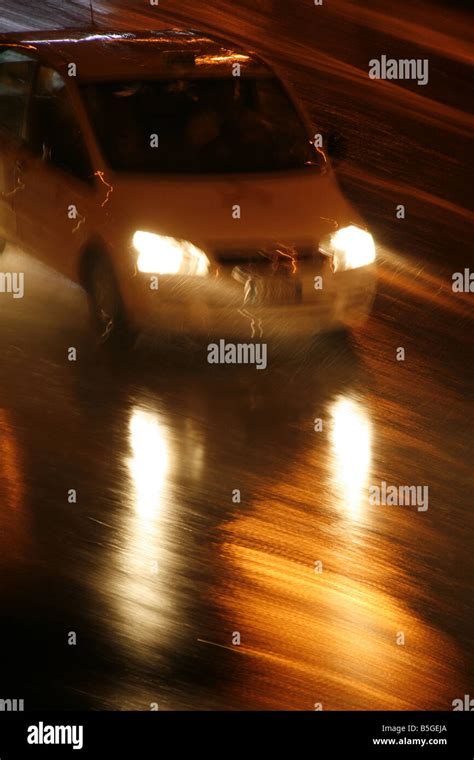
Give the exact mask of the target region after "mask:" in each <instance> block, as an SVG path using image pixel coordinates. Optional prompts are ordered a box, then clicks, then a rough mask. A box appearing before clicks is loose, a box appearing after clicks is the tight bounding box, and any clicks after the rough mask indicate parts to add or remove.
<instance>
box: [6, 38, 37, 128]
mask: <svg viewBox="0 0 474 760" xmlns="http://www.w3.org/2000/svg"><path fill="white" fill-rule="evenodd" d="M35 66H36V61H35V59H34V58H32V57H31V56H29V55H25V54H24V53H22V52H18V51H16V50H13V49H9V48H0V129H3V130H5V131H6V132H8V133H9V134H11V135H13V136H14V137H18V138H21V137H22V136H23V125H24V118H25V111H26V107H27V104H28V97H29V94H30V88H31V83H32V80H33V75H34V70H35Z"/></svg>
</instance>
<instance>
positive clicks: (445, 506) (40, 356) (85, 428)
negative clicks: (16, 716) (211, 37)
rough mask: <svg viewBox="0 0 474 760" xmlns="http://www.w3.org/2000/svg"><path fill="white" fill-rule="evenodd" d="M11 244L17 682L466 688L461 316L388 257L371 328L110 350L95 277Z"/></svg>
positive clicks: (45, 688) (7, 603) (156, 687)
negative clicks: (244, 362) (436, 303)
mask: <svg viewBox="0 0 474 760" xmlns="http://www.w3.org/2000/svg"><path fill="white" fill-rule="evenodd" d="M4 256H5V265H7V264H8V266H9V268H10V270H11V271H15V270H18V269H19V268H20V267H21V268H22V271H25V272H26V282H27V283H30V286H31V288H32V290H31V291H30V293H29V298H28V300H26V299H25V301H24V303H25V304H27V309H26V308H23V307H22V305H21V302H18V301H16V302H14V301H10V302H9V303H7V301H5V300H3V301H2V303H1V308H2V324H3V325H4V332H3V334H2V355H3V362H2V367H1V374H0V383H1V398H2V405H1V407H2V408H1V415H0V424H1V441H2V459H1V461H2V465H1V467H2V478H1V487H0V491H1V492H0V497H1V500H2V505H4V510H3V519H2V529H1V541H2V553H1V560H0V562H1V570H2V577H3V578H4V583H3V584H2V591H1V603H2V609H3V610H4V611H6V610H7V611H8V626H7V628H6V629H4V637H5V638H6V640H7V642H8V644H9V646H10V647H11V648H12V650H13V651H15V652H17V653H18V654H17V657H16V658H15V659H14V660H12V662H11V663H8V664H7V666H6V674H5V675H6V683H7V684H11V689H13V691H14V692H15V693H16V692H18V689H19V684H21V685H22V694H23V692H25V698H27V700H28V703H29V704H30V705H31V706H33V705H35V706H38V705H45V704H46V705H51V706H52V705H55V706H57V705H65V706H72V705H75V706H86V707H99V708H127V707H128V708H133V709H148V707H149V705H150V703H152V702H158V703H159V705H160V708H161V709H176V708H198V707H202V708H257V709H258V708H271V709H279V708H282V707H283V708H295V709H313V706H314V704H315V703H319V702H321V703H322V705H323V708H324V709H337V708H360V709H365V708H374V709H377V708H385V707H386V708H394V709H395V708H402V709H404V708H418V709H421V708H439V709H441V708H446V707H449V706H450V704H451V701H452V700H453V699H454V698H456V696H457V695H458V694H464V693H468V691H467V690H468V686H469V676H470V673H471V671H470V668H471V663H470V661H469V646H470V641H471V635H472V628H471V625H472V622H471V618H472V616H471V615H470V614H469V595H470V592H469V588H470V583H471V578H472V569H473V568H472V564H473V560H472V551H471V546H470V544H469V540H468V537H469V536H470V532H471V531H472V514H471V512H470V511H469V505H470V496H471V492H472V473H471V468H470V462H469V460H468V458H467V457H466V452H467V451H469V450H470V441H471V437H470V436H471V435H472V420H471V419H470V418H469V416H468V412H469V410H471V411H472V405H471V403H470V401H469V398H470V397H471V398H472V387H471V385H470V384H469V382H468V380H469V378H468V376H467V375H466V374H465V363H467V360H468V358H469V357H471V358H472V341H470V342H469V344H468V342H467V340H466V339H465V335H464V333H462V332H459V331H457V330H456V325H459V323H460V316H459V314H457V313H456V312H454V314H451V312H450V311H449V310H448V309H446V310H445V311H444V312H442V311H441V310H440V311H439V312H435V313H429V312H427V311H426V310H425V311H423V309H422V306H423V303H424V302H423V299H420V300H419V301H418V302H417V300H416V299H415V298H414V297H412V298H411V300H410V301H408V298H407V295H406V294H405V297H404V302H403V304H402V303H401V302H400V301H399V300H398V298H397V292H396V291H395V290H394V289H393V287H391V286H390V285H389V284H387V283H388V282H390V275H389V274H387V273H386V275H387V276H386V277H385V278H384V277H382V278H381V295H380V297H379V299H378V302H377V306H376V312H375V316H374V318H373V320H371V322H370V323H369V325H368V328H367V330H364V331H361V332H359V333H357V334H356V335H354V336H353V337H352V339H349V340H347V341H345V340H342V339H335V338H334V339H321V340H319V341H318V342H317V343H316V345H315V347H314V352H313V355H312V356H311V357H308V356H306V357H304V358H302V359H301V360H300V361H295V360H294V359H293V360H291V361H290V360H284V359H281V358H280V359H278V360H275V361H274V362H273V363H272V362H270V364H269V368H268V369H267V370H266V371H265V372H256V371H255V369H254V368H250V367H245V368H240V369H238V370H236V368H235V367H233V368H232V369H231V372H229V368H228V367H220V368H216V367H214V365H206V364H205V356H204V357H201V359H202V361H201V362H200V363H199V361H198V363H197V365H192V364H189V363H188V362H186V361H184V362H183V361H182V359H180V357H179V356H178V355H176V354H174V355H173V352H170V351H169V350H168V349H167V348H166V347H165V348H163V347H161V348H160V347H158V348H157V347H156V346H150V345H149V344H148V343H146V342H144V343H143V344H142V346H141V347H140V348H139V350H138V351H137V352H136V353H135V354H134V355H132V356H133V358H132V357H130V361H129V362H126V361H123V360H114V359H110V360H106V359H104V358H102V359H101V358H100V356H99V355H97V354H96V353H95V351H94V350H93V349H91V347H90V344H89V334H88V331H87V328H86V327H85V324H86V310H85V302H84V299H83V297H82V294H81V292H80V291H79V290H78V289H77V288H74V287H71V286H67V285H66V286H65V285H64V283H63V282H62V281H60V280H59V278H57V277H56V276H55V275H52V274H51V273H49V272H47V271H46V270H43V269H42V267H41V266H40V265H38V264H36V263H34V262H32V261H31V260H29V259H28V258H27V257H25V256H24V255H23V254H20V253H19V252H16V251H13V250H11V249H9V250H8V251H7V252H6V253H5V254H4ZM384 282H385V284H384ZM421 285H422V284H421V283H420V292H421V293H422V287H421ZM46 303H47V304H49V308H48V310H47V311H46V310H45V304H46ZM458 307H459V308H463V306H462V304H461V303H460V304H458ZM401 309H402V310H403V313H404V320H403V324H404V325H409V327H403V326H402V325H400V324H398V323H397V314H398V315H399V314H400V310H401ZM32 314H34V315H35V319H34V320H31V315H32ZM423 314H424V317H422V316H421V315H423ZM43 315H44V316H43ZM23 317H24V318H25V321H24V322H23ZM465 319H466V318H465ZM438 322H439V328H440V331H439V332H438V331H437V329H436V328H437V323H438ZM466 324H467V322H466ZM441 328H442V329H444V330H445V331H446V330H449V329H451V330H452V332H451V339H450V342H449V344H448V343H447V341H446V340H442V341H440V340H439V334H442V329H441ZM70 345H75V346H78V349H79V353H78V361H77V362H76V363H71V362H68V361H67V360H66V352H67V348H68V346H70ZM399 345H403V346H404V347H405V350H406V357H407V358H406V361H405V362H404V363H402V362H396V360H395V350H396V347H397V346H399ZM317 418H320V419H322V421H323V429H322V431H320V432H316V431H315V430H314V424H315V420H316V419H317ZM381 480H385V481H386V482H388V483H395V484H408V485H410V484H428V485H429V489H430V491H429V492H430V503H429V509H428V511H427V512H419V511H417V510H416V508H415V507H401V506H398V507H394V506H392V507H390V506H385V507H384V506H378V507H377V506H371V505H370V504H369V501H368V486H369V484H371V483H380V481H381ZM71 488H75V489H77V503H76V504H70V503H68V499H67V495H68V491H69V489H71ZM234 489H239V490H240V492H241V497H240V498H241V501H240V503H234V502H233V498H232V495H233V491H234ZM318 562H321V563H322V572H317V569H318V567H319V568H320V567H321V566H318V564H317V563H318ZM69 631H75V632H76V634H77V637H78V644H77V646H76V647H75V648H73V647H68V646H66V637H67V633H68V632H69ZM235 632H239V633H240V637H241V644H240V646H234V645H233V644H232V638H233V634H235ZM400 632H401V633H403V634H404V635H405V645H404V646H400V645H398V644H397V643H396V637H397V635H399V634H400ZM20 652H22V654H21V657H20V655H19V653H20Z"/></svg>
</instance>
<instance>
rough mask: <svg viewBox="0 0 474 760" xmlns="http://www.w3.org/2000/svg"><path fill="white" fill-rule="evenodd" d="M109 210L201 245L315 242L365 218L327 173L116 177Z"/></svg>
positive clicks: (131, 227) (131, 225)
mask: <svg viewBox="0 0 474 760" xmlns="http://www.w3.org/2000/svg"><path fill="white" fill-rule="evenodd" d="M110 184H111V185H112V186H113V191H112V193H111V194H110V207H109V211H111V212H112V216H113V217H114V218H115V219H116V221H117V222H118V223H119V224H121V225H122V224H124V223H125V224H126V225H127V228H128V233H130V232H131V233H133V231H135V230H144V231H147V232H155V233H158V234H161V235H167V236H171V237H176V238H181V239H186V240H190V241H191V242H192V243H194V244H195V245H198V246H200V247H202V248H204V250H206V249H212V248H214V247H216V246H222V245H226V244H229V245H233V246H235V245H236V244H237V245H239V244H241V243H244V242H245V243H246V244H248V243H249V242H251V241H255V242H261V241H280V242H288V243H295V244H296V243H298V242H302V241H305V242H310V241H311V242H314V243H316V242H317V241H318V240H319V239H320V238H321V237H322V236H324V235H326V234H328V233H329V232H333V231H334V230H335V229H337V228H338V227H343V226H345V225H347V224H350V223H353V224H361V223H362V221H361V219H360V217H359V215H358V213H357V212H356V211H355V209H354V208H353V207H352V206H351V204H350V203H349V202H348V201H347V200H346V199H345V197H344V195H343V194H342V192H341V190H340V188H339V186H338V183H337V181H336V178H335V176H334V173H333V172H332V171H330V170H328V171H323V172H319V171H317V170H316V169H311V168H308V169H303V170H299V171H294V172H288V173H286V172H285V173H278V174H272V175H225V176H216V175H213V176H199V177H197V176H193V177H190V176H184V175H173V176H169V177H165V176H161V177H159V178H156V176H153V177H151V176H150V177H147V176H146V175H140V176H139V177H137V176H136V175H128V174H127V175H126V174H114V176H113V178H111V180H110Z"/></svg>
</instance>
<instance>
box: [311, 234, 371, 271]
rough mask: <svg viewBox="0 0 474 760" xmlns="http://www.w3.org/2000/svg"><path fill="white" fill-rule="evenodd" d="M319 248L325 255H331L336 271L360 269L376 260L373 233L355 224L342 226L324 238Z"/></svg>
mask: <svg viewBox="0 0 474 760" xmlns="http://www.w3.org/2000/svg"><path fill="white" fill-rule="evenodd" d="M319 250H320V251H321V253H323V254H324V255H325V256H330V257H331V259H332V269H333V271H334V272H340V271H342V270H344V269H358V268H359V267H364V266H367V264H372V263H373V262H374V261H375V243H374V239H373V237H372V235H371V234H370V232H367V231H366V230H363V229H362V227H356V225H355V224H351V225H349V227H341V229H340V230H337V231H336V232H333V233H332V234H331V235H328V236H327V237H325V238H323V240H321V242H320V244H319Z"/></svg>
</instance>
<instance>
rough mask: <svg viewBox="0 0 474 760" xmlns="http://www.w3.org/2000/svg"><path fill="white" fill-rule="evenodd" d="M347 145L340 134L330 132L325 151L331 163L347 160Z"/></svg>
mask: <svg viewBox="0 0 474 760" xmlns="http://www.w3.org/2000/svg"><path fill="white" fill-rule="evenodd" d="M347 148H348V145H347V140H346V138H345V137H344V136H343V135H341V133H340V132H330V133H329V134H328V136H327V138H326V149H327V152H328V156H329V158H330V159H331V161H332V162H333V163H338V162H339V161H343V160H344V159H345V158H347V154H348V149H347Z"/></svg>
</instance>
